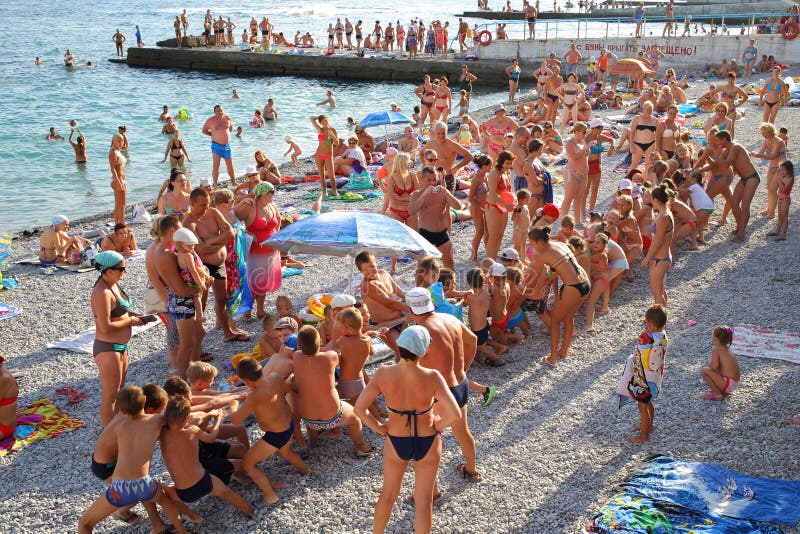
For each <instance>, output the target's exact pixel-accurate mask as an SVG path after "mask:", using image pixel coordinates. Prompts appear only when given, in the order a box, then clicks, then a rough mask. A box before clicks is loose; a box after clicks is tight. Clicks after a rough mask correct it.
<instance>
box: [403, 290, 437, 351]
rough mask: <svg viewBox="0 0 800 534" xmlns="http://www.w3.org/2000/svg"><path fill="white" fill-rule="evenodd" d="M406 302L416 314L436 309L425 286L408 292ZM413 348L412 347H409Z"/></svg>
mask: <svg viewBox="0 0 800 534" xmlns="http://www.w3.org/2000/svg"><path fill="white" fill-rule="evenodd" d="M406 304H408V307H409V308H411V311H412V313H414V314H415V315H422V314H423V313H428V312H432V311H434V310H435V309H436V306H434V305H433V301H432V300H431V294H430V292H429V291H428V290H427V289H425V288H424V287H415V288H414V289H411V290H410V291H407V292H406ZM409 350H411V349H409Z"/></svg>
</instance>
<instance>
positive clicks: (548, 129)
mask: <svg viewBox="0 0 800 534" xmlns="http://www.w3.org/2000/svg"><path fill="white" fill-rule="evenodd" d="M542 142H543V143H544V146H545V152H547V153H548V154H549V155H551V156H558V155H559V154H561V153H562V152H563V151H564V139H562V138H561V132H559V131H558V130H556V128H555V127H554V126H553V123H552V122H551V121H546V122H545V123H544V127H543V132H542Z"/></svg>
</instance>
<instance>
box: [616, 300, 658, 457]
mask: <svg viewBox="0 0 800 534" xmlns="http://www.w3.org/2000/svg"><path fill="white" fill-rule="evenodd" d="M644 324H645V331H644V332H642V334H641V335H640V336H639V339H638V340H637V342H636V351H635V352H634V353H633V354H632V355H631V356H630V357H629V358H628V362H627V364H626V365H625V371H624V372H623V373H622V376H621V377H620V380H619V385H618V386H617V395H618V396H619V405H620V408H621V407H622V406H624V405H625V404H627V403H629V402H633V401H636V402H637V404H638V405H639V420H640V422H639V424H638V425H634V427H633V428H634V430H638V431H639V435H638V436H634V437H630V438H628V442H630V443H645V442H648V441H650V433H651V432H652V431H653V417H654V416H655V405H654V404H653V401H654V400H655V399H656V397H657V396H658V394H659V393H660V392H661V381H662V378H663V377H664V360H665V358H666V355H667V333H666V332H665V331H664V327H665V326H666V325H667V310H666V308H664V306H662V305H660V304H654V305H652V306H650V307H649V308H647V311H646V312H645V314H644Z"/></svg>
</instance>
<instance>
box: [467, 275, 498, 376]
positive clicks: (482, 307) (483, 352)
mask: <svg viewBox="0 0 800 534" xmlns="http://www.w3.org/2000/svg"><path fill="white" fill-rule="evenodd" d="M484 281H485V278H484V275H483V271H481V269H480V268H479V267H474V268H472V269H470V270H469V271H467V286H468V287H469V288H470V289H471V290H472V292H471V293H470V294H468V295H467V296H466V297H464V306H465V307H466V308H467V310H468V318H469V328H470V330H472V333H473V334H475V335H476V336H478V346H477V351H478V354H479V355H480V356H482V357H483V358H485V359H486V360H487V362H488V363H489V365H492V366H495V367H499V366H501V365H505V364H506V361H505V360H504V359H503V358H501V357H500V356H499V355H500V354H503V353H506V352H508V347H506V346H505V345H501V344H500V343H497V342H495V341H493V340H492V339H490V338H489V320H488V319H487V317H488V315H489V305H490V303H491V297H490V296H489V293H488V292H487V287H486V286H484ZM487 345H496V350H497V352H495V351H493V350H491V349H489V347H487Z"/></svg>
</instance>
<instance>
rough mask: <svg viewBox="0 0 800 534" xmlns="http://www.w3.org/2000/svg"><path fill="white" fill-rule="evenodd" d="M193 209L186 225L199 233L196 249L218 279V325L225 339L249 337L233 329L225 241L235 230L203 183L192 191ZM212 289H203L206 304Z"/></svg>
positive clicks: (233, 234) (247, 338)
mask: <svg viewBox="0 0 800 534" xmlns="http://www.w3.org/2000/svg"><path fill="white" fill-rule="evenodd" d="M189 203H190V206H191V210H189V212H188V213H187V214H186V215H184V216H183V221H182V224H183V227H184V228H188V229H189V230H191V231H192V232H194V234H195V235H196V236H197V238H198V239H199V240H200V243H198V244H197V245H195V247H194V249H195V251H196V252H197V255H198V256H200V259H201V260H202V261H203V264H204V265H205V266H206V268H207V269H208V272H209V273H210V274H211V278H212V279H213V280H214V282H213V284H214V307H215V310H216V312H217V325H219V326H220V327H222V332H223V336H224V338H225V341H248V340H249V339H250V338H249V337H248V336H247V334H245V333H244V332H241V331H239V332H236V331H233V330H232V329H231V323H230V321H228V309H227V304H228V292H227V273H226V268H225V258H226V257H227V252H228V251H227V249H226V248H225V245H226V244H227V243H228V242H229V241H230V240H231V239H233V238H234V236H235V233H234V231H233V228H232V227H231V225H230V223H229V222H228V221H227V219H225V216H224V215H222V213H220V212H219V211H218V210H217V209H216V208H211V207H209V205H210V204H211V196H210V195H209V194H208V191H206V190H205V189H203V188H202V186H201V187H198V188H196V189H195V190H194V191H192V193H191V195H189ZM208 294H209V291H208V289H206V291H205V293H203V297H202V302H203V307H204V308H205V305H206V303H207V302H208Z"/></svg>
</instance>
